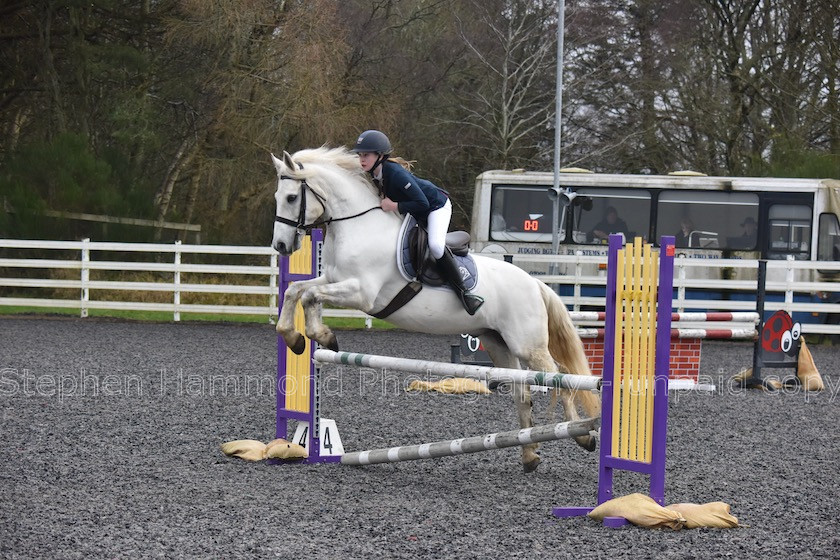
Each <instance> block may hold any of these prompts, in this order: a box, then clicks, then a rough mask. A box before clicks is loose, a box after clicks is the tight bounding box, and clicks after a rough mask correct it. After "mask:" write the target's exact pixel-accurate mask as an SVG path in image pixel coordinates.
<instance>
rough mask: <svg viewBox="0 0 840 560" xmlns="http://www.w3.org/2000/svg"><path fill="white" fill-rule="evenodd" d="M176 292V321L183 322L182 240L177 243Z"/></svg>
mask: <svg viewBox="0 0 840 560" xmlns="http://www.w3.org/2000/svg"><path fill="white" fill-rule="evenodd" d="M174 284H175V290H174V297H175V316H174V319H175V321H180V320H181V312H180V311H179V307H180V306H181V290H180V286H181V240H180V239H179V240H177V241H175V280H174Z"/></svg>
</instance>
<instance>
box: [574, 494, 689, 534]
mask: <svg viewBox="0 0 840 560" xmlns="http://www.w3.org/2000/svg"><path fill="white" fill-rule="evenodd" d="M588 515H589V517H591V518H593V519H597V520H598V521H603V520H604V518H605V517H623V518H624V519H626V520H627V521H629V522H630V523H633V524H634V525H639V526H640V527H649V528H651V529H658V528H661V527H668V528H670V529H674V530H675V531H678V530H680V529H682V528H683V525H684V524H685V519H683V518H682V516H681V515H680V514H679V513H678V512H676V511H671V510H669V509H666V508H664V507H662V506H660V505H659V504H657V503H656V502H655V501H654V499H653V498H651V497H650V496H645V495H644V494H639V493H636V494H630V495H628V496H622V497H620V498H613V499H612V500H607V501H606V502H604V503H603V504H601V505H599V506H598V507H596V508H595V509H593V510H592V511H590V512H589V514H588Z"/></svg>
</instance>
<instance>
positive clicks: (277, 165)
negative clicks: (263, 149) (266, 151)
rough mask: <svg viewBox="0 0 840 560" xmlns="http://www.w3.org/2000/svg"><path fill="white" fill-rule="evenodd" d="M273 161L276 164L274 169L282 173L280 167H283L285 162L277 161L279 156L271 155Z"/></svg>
mask: <svg viewBox="0 0 840 560" xmlns="http://www.w3.org/2000/svg"><path fill="white" fill-rule="evenodd" d="M271 161H272V162H274V167H276V168H277V171H280V167H281V166H282V165H283V162H282V161H280V160H279V159H277V156H275V155H274V154H271Z"/></svg>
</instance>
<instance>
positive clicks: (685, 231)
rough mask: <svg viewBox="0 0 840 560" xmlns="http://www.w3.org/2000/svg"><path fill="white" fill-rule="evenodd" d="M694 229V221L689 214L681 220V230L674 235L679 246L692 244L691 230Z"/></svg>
mask: <svg viewBox="0 0 840 560" xmlns="http://www.w3.org/2000/svg"><path fill="white" fill-rule="evenodd" d="M692 231H694V223H693V222H692V221H691V218H689V217H688V216H685V217H683V219H682V220H680V231H678V232H677V233H676V235H674V242H675V245H676V246H677V247H690V246H691V232H692Z"/></svg>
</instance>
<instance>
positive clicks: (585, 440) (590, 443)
mask: <svg viewBox="0 0 840 560" xmlns="http://www.w3.org/2000/svg"><path fill="white" fill-rule="evenodd" d="M575 441H576V442H577V444H578V445H580V446H581V447H583V448H584V449H586V450H587V451H595V449H596V448H597V447H598V440H597V439H595V438H594V437H593V436H583V437H579V438H575Z"/></svg>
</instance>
